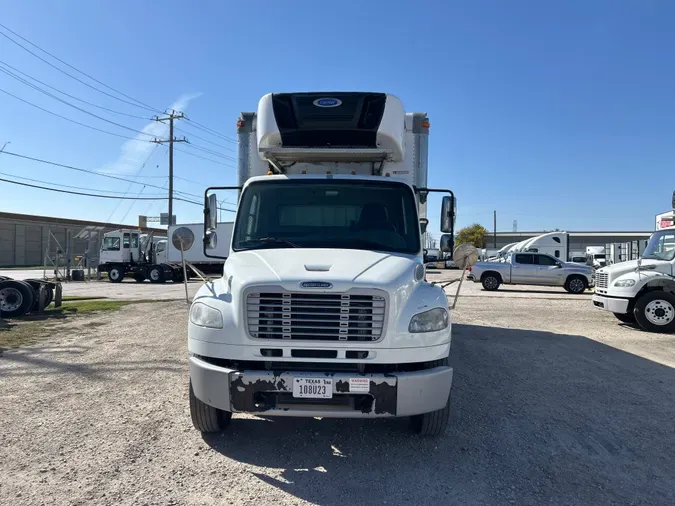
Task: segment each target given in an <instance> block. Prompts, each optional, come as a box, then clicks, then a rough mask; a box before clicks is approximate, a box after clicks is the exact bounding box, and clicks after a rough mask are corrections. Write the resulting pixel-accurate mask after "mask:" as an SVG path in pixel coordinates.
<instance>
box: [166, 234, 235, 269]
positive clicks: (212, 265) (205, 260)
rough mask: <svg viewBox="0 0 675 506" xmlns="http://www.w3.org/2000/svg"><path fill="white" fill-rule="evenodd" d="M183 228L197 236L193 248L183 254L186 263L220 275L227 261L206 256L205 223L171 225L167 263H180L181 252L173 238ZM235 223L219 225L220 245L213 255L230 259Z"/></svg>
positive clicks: (212, 252)
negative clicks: (204, 242)
mask: <svg viewBox="0 0 675 506" xmlns="http://www.w3.org/2000/svg"><path fill="white" fill-rule="evenodd" d="M181 227H186V228H189V229H190V230H192V233H193V234H194V235H195V241H194V244H193V245H192V247H191V248H190V249H188V250H186V251H184V252H183V255H184V257H185V261H186V262H189V263H191V264H192V265H194V266H195V267H197V268H198V269H199V270H201V271H202V272H204V273H207V274H208V273H214V272H218V273H220V272H221V271H222V270H223V264H224V263H225V259H219V258H210V257H207V256H206V255H205V254H204V247H203V238H204V223H184V224H182V225H171V226H170V227H169V231H168V236H169V240H168V241H167V245H166V262H168V263H180V261H181V257H180V250H179V249H178V248H176V247H175V246H174V245H173V242H172V241H171V237H172V236H173V232H174V231H175V230H176V229H178V228H181ZM233 228H234V223H233V222H224V223H218V227H217V228H216V233H217V234H218V244H217V245H216V248H215V250H212V251H211V254H212V255H217V256H220V257H228V256H229V255H230V241H231V240H232V229H233ZM158 254H159V251H158Z"/></svg>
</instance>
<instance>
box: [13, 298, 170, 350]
mask: <svg viewBox="0 0 675 506" xmlns="http://www.w3.org/2000/svg"><path fill="white" fill-rule="evenodd" d="M148 302H157V301H154V300H109V299H104V300H101V299H90V298H88V299H86V300H81V299H79V300H78V299H71V300H69V301H64V302H63V304H62V305H61V307H60V308H54V307H52V308H51V309H47V310H46V311H45V312H44V313H42V314H36V315H27V316H24V317H22V318H13V319H10V320H0V355H2V351H3V350H7V349H12V348H18V347H19V346H26V345H29V344H35V343H37V342H40V341H41V340H43V339H46V338H48V337H49V336H51V335H52V334H53V333H54V332H55V331H57V330H58V328H59V321H64V320H67V319H71V318H79V317H80V316H81V315H86V314H90V313H92V314H93V313H97V312H101V311H118V310H119V309H121V308H123V307H124V306H128V305H130V304H142V303H148ZM97 324H98V325H97ZM100 325H102V324H99V322H92V325H91V326H92V327H98V326H100Z"/></svg>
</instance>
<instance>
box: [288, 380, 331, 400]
mask: <svg viewBox="0 0 675 506" xmlns="http://www.w3.org/2000/svg"><path fill="white" fill-rule="evenodd" d="M293 397H303V398H309V399H332V398H333V380H332V379H329V378H295V379H294V380H293Z"/></svg>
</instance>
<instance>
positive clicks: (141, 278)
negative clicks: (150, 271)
mask: <svg viewBox="0 0 675 506" xmlns="http://www.w3.org/2000/svg"><path fill="white" fill-rule="evenodd" d="M134 280H135V281H136V283H142V282H143V281H145V276H144V275H143V274H134Z"/></svg>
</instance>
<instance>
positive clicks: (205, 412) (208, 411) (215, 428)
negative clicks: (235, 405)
mask: <svg viewBox="0 0 675 506" xmlns="http://www.w3.org/2000/svg"><path fill="white" fill-rule="evenodd" d="M190 417H191V418H192V425H194V427H195V429H197V430H198V431H199V432H221V431H222V430H223V429H225V427H227V426H228V425H229V424H230V420H232V413H230V412H229V411H223V410H222V409H218V408H214V407H213V406H209V405H208V404H206V403H204V402H202V401H200V400H199V399H197V396H196V395H195V393H194V390H192V381H190Z"/></svg>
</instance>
